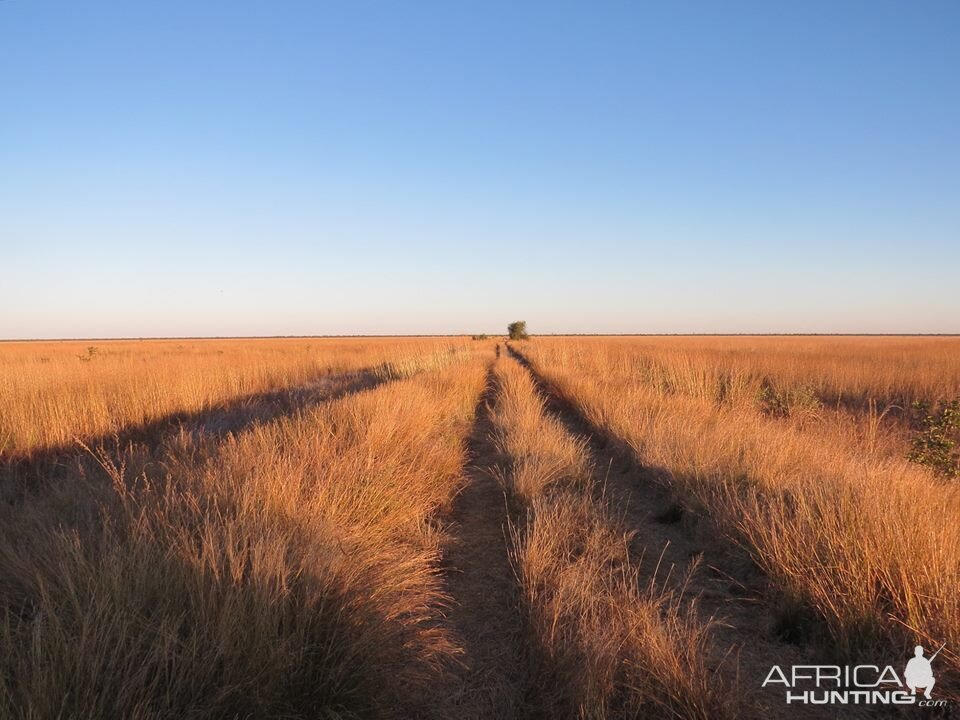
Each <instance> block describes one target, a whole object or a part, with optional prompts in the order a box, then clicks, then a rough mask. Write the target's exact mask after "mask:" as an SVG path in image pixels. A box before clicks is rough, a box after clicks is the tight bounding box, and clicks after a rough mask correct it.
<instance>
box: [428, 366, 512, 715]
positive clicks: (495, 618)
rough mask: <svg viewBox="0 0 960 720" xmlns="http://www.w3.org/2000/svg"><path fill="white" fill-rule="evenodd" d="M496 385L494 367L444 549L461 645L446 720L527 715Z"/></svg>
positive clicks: (452, 614)
mask: <svg viewBox="0 0 960 720" xmlns="http://www.w3.org/2000/svg"><path fill="white" fill-rule="evenodd" d="M497 393H498V387H497V384H496V380H495V377H494V374H493V367H492V366H491V368H490V371H489V374H488V376H487V388H486V390H485V391H484V393H483V395H482V396H481V398H480V402H479V403H478V405H477V410H476V416H475V418H476V419H475V421H474V426H473V429H472V431H471V434H470V436H469V456H470V462H469V464H468V466H467V467H466V469H465V475H466V484H465V486H464V488H463V490H462V491H461V492H460V494H459V495H458V496H457V498H456V500H455V501H454V504H453V507H452V509H451V515H450V525H449V528H448V536H449V538H450V539H449V541H448V543H447V545H446V547H445V548H444V554H443V557H444V561H443V569H444V573H445V575H446V586H447V587H446V589H447V592H448V593H449V594H450V596H451V597H452V598H453V601H454V602H453V606H452V608H451V610H450V612H449V616H448V619H449V620H450V623H451V624H452V626H453V627H454V629H455V630H456V632H457V633H458V634H459V636H460V640H461V642H462V644H463V647H464V656H463V658H462V666H461V667H460V668H459V673H458V681H457V688H456V692H455V693H454V696H453V697H452V698H451V699H450V703H451V708H450V710H449V713H447V714H448V715H449V717H451V718H457V719H458V720H460V719H463V720H469V719H471V718H477V719H479V718H503V719H504V720H509V719H510V718H521V717H527V716H528V714H527V713H526V711H525V709H524V702H523V697H522V696H523V693H524V689H525V687H526V681H525V673H524V668H525V664H524V661H523V652H522V644H521V637H522V631H523V628H522V624H521V623H522V621H521V616H520V613H519V611H518V604H519V603H518V588H517V581H516V576H515V574H514V570H513V567H512V565H511V562H510V557H509V554H508V549H507V548H508V545H507V539H506V524H507V517H508V516H507V507H506V498H505V495H504V492H503V489H502V487H501V485H500V483H499V482H498V480H497V478H496V469H497V467H498V465H499V462H500V460H501V455H500V453H499V451H498V449H497V446H496V444H495V443H494V440H493V420H492V417H491V406H492V404H493V403H494V402H495V399H496V396H497Z"/></svg>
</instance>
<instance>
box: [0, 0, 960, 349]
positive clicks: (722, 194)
mask: <svg viewBox="0 0 960 720" xmlns="http://www.w3.org/2000/svg"><path fill="white" fill-rule="evenodd" d="M958 37H960V3H956V2H897V3H893V2H883V1H876V2H873V1H871V2H867V1H863V2H822V3H819V2H804V3H799V2H791V3H787V2H782V3H777V2H725V3H717V2H701V3H696V2H684V1H681V2H660V3H647V2H636V1H634V2H620V3H617V2H582V3H566V2H557V1H554V2H549V3H547V2H545V3H535V2H524V3H516V2H503V3H500V2H490V1H484V2H436V3H433V2H416V3H409V2H406V3H403V2H389V3H372V2H356V1H354V2H342V3H341V2H336V3H323V2H314V1H310V2H307V1H298V0H284V1H283V2H266V0H259V1H257V2H254V1H252V0H232V1H231V2H225V1H224V2H221V1H219V0H204V1H203V2H197V1H196V0H165V1H164V2H159V1H154V0H142V1H138V2H128V1H122V2H121V1H120V0H116V1H113V2H106V1H100V0H83V1H82V2H77V1H76V0H72V1H71V2H52V1H49V0H0V251H2V255H0V257H2V258H3V260H2V271H0V338H4V337H5V338H14V337H90V336H97V337H103V336H133V337H138V336H176V335H263V334H267V335H274V334H352V333H361V334H367V333H447V332H481V331H488V332H489V331H501V330H502V329H503V328H504V326H505V325H506V323H507V322H508V321H510V320H514V319H517V318H525V319H526V320H527V321H528V323H529V325H530V328H531V330H532V331H533V332H538V331H539V332H564V331H568V332H777V331H782V332H810V331H813V332H960V290H958V288H957V282H956V277H957V269H958V268H960V232H958V231H960V85H958V79H957V78H958V77H960V42H958V41H957V38H958Z"/></svg>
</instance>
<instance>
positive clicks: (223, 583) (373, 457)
mask: <svg viewBox="0 0 960 720" xmlns="http://www.w3.org/2000/svg"><path fill="white" fill-rule="evenodd" d="M413 347H415V345H414V344H412V343H411V344H409V345H407V344H401V345H400V347H398V348H397V353H396V357H397V359H399V360H405V359H407V360H409V359H410V351H411V350H412V348H413ZM418 347H423V346H422V345H421V346H418ZM488 351H489V349H488ZM379 352H380V351H379V350H377V351H376V352H374V353H372V354H367V353H366V352H364V353H359V354H358V355H359V356H358V357H357V358H355V359H354V360H351V361H350V364H351V365H352V366H354V367H355V366H358V365H360V364H366V363H368V362H369V361H370V358H371V357H379V355H378V354H377V353H379ZM460 360H461V363H460V364H459V365H458V366H457V367H454V368H447V369H445V370H441V369H432V368H433V366H435V365H436V362H437V359H436V358H435V357H433V356H427V357H424V358H421V361H420V364H421V366H422V368H421V370H420V371H419V372H418V371H416V368H415V367H414V366H413V365H412V364H409V365H408V366H407V370H406V374H409V375H411V377H409V378H408V379H402V380H398V381H396V382H391V383H388V384H385V385H382V386H380V387H378V388H376V389H373V390H368V391H364V392H360V393H357V394H354V395H351V396H348V397H345V398H342V399H340V400H336V401H333V402H329V403H325V404H319V405H314V406H309V407H306V408H304V409H301V410H299V411H297V412H295V413H293V414H292V415H290V416H288V417H284V418H280V419H277V420H274V421H272V422H268V423H262V424H255V425H253V426H251V427H249V428H247V429H246V430H245V431H243V432H241V433H238V434H236V435H230V436H227V437H226V438H224V439H222V440H218V439H216V438H213V437H209V436H204V435H200V436H197V435H195V434H192V433H189V432H185V431H182V432H180V433H179V434H174V435H166V436H163V437H162V438H161V439H160V440H159V442H158V443H156V444H149V445H131V446H128V447H126V448H124V449H122V450H121V451H120V452H119V453H115V452H112V451H111V452H108V451H103V452H101V453H100V455H99V463H94V462H92V461H87V462H82V463H79V464H78V465H77V470H76V471H75V472H74V473H73V474H72V475H71V476H70V477H69V478H68V480H69V481H68V482H67V481H63V480H58V481H57V482H51V483H49V484H48V485H45V486H44V487H42V488H41V489H39V490H37V491H36V492H34V493H31V494H29V495H28V496H26V497H24V498H22V499H21V501H20V502H19V503H18V504H17V505H15V506H14V505H4V506H3V508H2V509H0V513H2V517H0V536H2V537H0V601H2V602H0V716H2V717H10V718H47V717H49V718H54V717H57V718H90V717H123V718H191V717H195V718H200V717H266V716H270V717H281V716H282V717H291V718H296V717H301V718H316V717H329V718H334V717H342V718H349V717H359V716H371V715H373V716H377V717H398V718H404V717H412V716H415V715H420V716H423V717H429V716H430V714H431V712H432V711H431V708H432V707H434V706H435V705H436V697H437V692H438V690H437V687H438V686H441V683H442V679H443V677H444V669H445V667H446V666H447V665H448V664H449V663H450V662H451V661H452V660H453V659H454V658H455V657H456V655H457V653H458V652H459V648H458V646H457V645H456V643H455V642H454V641H453V640H452V636H451V634H450V632H448V630H447V629H445V626H444V620H443V607H444V604H445V602H446V601H445V597H444V593H443V589H442V584H441V580H440V577H439V571H438V561H439V557H438V556H439V550H438V547H439V538H440V530H439V526H438V524H437V520H436V518H437V515H438V513H439V512H441V511H442V510H443V509H444V508H445V507H446V506H447V505H448V504H449V503H450V501H451V498H452V497H453V496H454V494H455V493H456V492H457V490H458V488H459V486H460V484H461V483H462V472H461V468H462V464H463V462H464V453H465V438H466V435H467V432H468V430H469V428H470V426H471V423H472V420H473V412H474V407H475V404H476V402H477V398H478V396H479V393H480V391H481V388H482V385H483V381H484V377H485V368H484V366H483V363H482V362H481V361H480V360H479V359H474V360H471V359H469V358H468V357H466V356H462V357H461V358H460ZM94 362H95V361H94ZM178 362H179V361H173V364H174V365H176V364H177V363H178ZM325 369H326V367H324V370H325ZM247 377H250V376H247ZM301 377H306V376H301Z"/></svg>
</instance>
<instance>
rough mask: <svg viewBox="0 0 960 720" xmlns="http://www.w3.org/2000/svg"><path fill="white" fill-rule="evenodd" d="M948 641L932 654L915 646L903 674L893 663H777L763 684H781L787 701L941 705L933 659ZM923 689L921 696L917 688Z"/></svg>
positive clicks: (920, 646)
mask: <svg viewBox="0 0 960 720" xmlns="http://www.w3.org/2000/svg"><path fill="white" fill-rule="evenodd" d="M944 647H945V645H942V646H940V649H939V650H937V651H936V652H935V653H934V654H933V655H931V656H930V657H929V658H927V657H924V649H923V646H922V645H917V647H916V648H914V651H913V654H914V656H913V657H912V658H910V660H909V662H907V664H906V667H905V668H904V670H903V677H902V678H901V677H900V675H899V674H898V673H897V671H896V669H895V668H894V667H893V666H892V665H885V666H880V665H853V666H851V665H791V666H789V668H781V667H780V666H779V665H774V666H773V667H772V668H770V672H769V673H767V677H766V679H765V680H764V681H763V683H762V684H761V687H764V688H766V687H777V686H782V687H783V689H784V693H785V695H784V699H785V701H786V703H787V705H794V704H797V705H917V706H919V707H939V706H943V705H946V704H947V701H946V700H942V699H941V700H934V699H933V698H932V697H931V694H930V693H931V691H932V690H933V687H934V685H935V684H936V679H935V677H934V671H933V661H934V660H935V659H936V657H937V655H939V654H940V651H941V650H943V648H944ZM921 689H922V690H923V695H922V697H918V692H919V691H920V690H921Z"/></svg>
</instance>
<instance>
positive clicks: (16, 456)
mask: <svg viewBox="0 0 960 720" xmlns="http://www.w3.org/2000/svg"><path fill="white" fill-rule="evenodd" d="M495 346H498V348H499V350H498V352H496V353H495V352H494V349H495ZM958 397H960V341H958V340H956V339H952V338H538V339H534V340H531V341H527V342H522V343H512V344H511V345H510V347H509V351H508V346H507V345H506V344H504V343H503V342H502V341H498V340H497V339H491V340H480V341H471V340H468V339H446V338H437V339H376V340H361V339H343V340H262V341H241V340H208V341H200V340H198V341H183V342H177V341H141V342H99V343H92V342H88V343H16V344H5V345H0V407H2V408H3V412H2V415H0V465H2V468H0V717H3V718H7V717H10V718H91V717H110V718H112V717H117V718H203V717H223V718H233V717H286V718H316V717H326V718H367V717H370V718H501V717H502V718H521V717H557V718H596V719H598V720H599V719H603V718H635V717H658V718H662V717H676V718H723V717H756V718H759V717H769V716H782V717H794V716H795V717H833V716H834V715H835V712H833V711H830V710H824V711H823V712H822V713H820V714H818V713H817V712H816V711H814V710H811V709H809V708H806V709H803V708H801V709H798V710H797V711H796V714H791V713H793V712H794V709H793V708H784V706H783V705H782V697H781V696H780V695H778V694H776V693H773V694H771V693H769V692H764V691H762V690H761V689H760V687H759V685H760V682H761V681H762V679H763V677H764V676H765V675H766V672H767V671H768V670H769V668H770V666H771V665H772V664H773V663H779V664H785V665H788V664H791V663H795V664H804V663H812V662H834V661H837V662H848V661H849V662H865V661H870V662H873V663H881V664H886V663H890V664H893V665H895V666H898V667H899V665H900V663H901V660H902V662H904V663H905V661H906V658H907V657H908V656H909V655H910V651H911V650H912V647H913V645H915V644H917V643H920V644H923V645H924V646H926V647H930V646H935V647H939V646H940V644H941V643H944V642H945V643H946V648H945V650H944V651H943V653H942V654H941V656H940V659H939V660H938V661H937V662H938V665H937V669H938V675H937V677H938V686H937V689H938V695H939V697H953V698H955V697H956V696H957V694H958V693H957V688H958V687H960V685H958V678H960V659H958V652H960V593H958V590H960V529H958V528H960V523H958V522H957V517H958V512H960V490H958V488H957V486H956V484H955V483H954V482H952V481H949V480H947V479H945V478H944V477H943V476H942V475H938V474H937V473H935V472H933V471H932V470H931V469H930V468H928V467H925V466H922V465H919V464H917V463H915V462H911V461H909V460H908V459H907V456H908V455H909V453H910V449H911V447H912V444H911V443H912V442H913V440H914V438H915V436H916V433H917V432H918V428H917V427H916V422H915V418H914V417H913V416H912V415H911V410H910V408H911V407H912V406H913V405H914V403H916V402H917V401H921V402H924V403H926V404H927V405H928V406H929V407H938V406H940V405H942V404H943V403H945V402H949V401H951V400H953V399H955V398H958ZM848 710H849V711H850V712H849V714H850V715H851V716H859V717H871V716H872V715H871V714H870V712H869V710H868V709H864V708H859V709H857V708H854V709H848Z"/></svg>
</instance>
